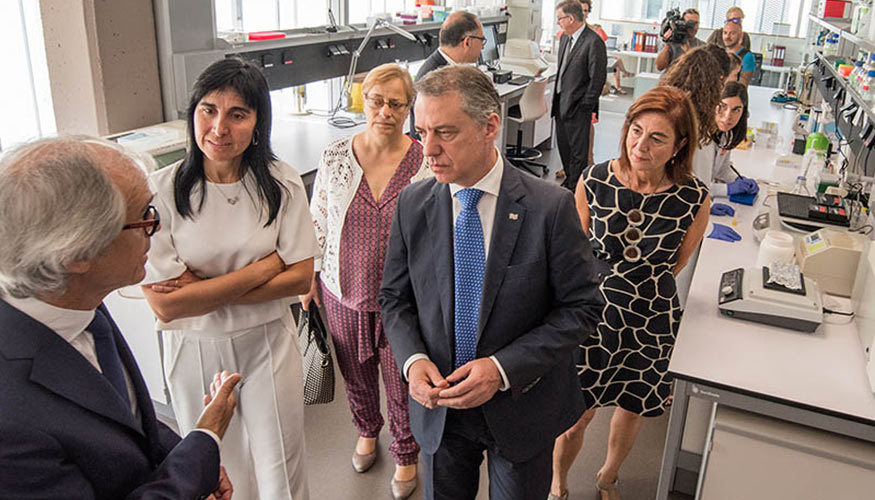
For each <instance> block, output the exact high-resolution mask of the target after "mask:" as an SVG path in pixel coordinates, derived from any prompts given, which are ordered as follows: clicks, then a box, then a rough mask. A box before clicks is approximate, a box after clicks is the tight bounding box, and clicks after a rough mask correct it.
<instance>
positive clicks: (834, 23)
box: [808, 14, 875, 52]
mask: <svg viewBox="0 0 875 500" xmlns="http://www.w3.org/2000/svg"><path fill="white" fill-rule="evenodd" d="M808 19H809V20H810V21H811V22H813V23H815V24H818V25H820V26H822V27H824V28H826V29H828V30H830V31H832V32H834V33H838V34H839V37H840V38H843V39H845V40H847V41H848V42H850V43H852V44H854V45H856V46H857V48H858V49H860V50H865V51H867V52H875V42H872V41H870V40H866V39H865V38H860V37H859V36H857V35H855V34H853V33H851V31H850V29H851V23H850V22H848V21H845V20H842V19H830V20H828V21H827V20H824V19H821V18H819V17H817V16H815V15H814V14H809V15H808Z"/></svg>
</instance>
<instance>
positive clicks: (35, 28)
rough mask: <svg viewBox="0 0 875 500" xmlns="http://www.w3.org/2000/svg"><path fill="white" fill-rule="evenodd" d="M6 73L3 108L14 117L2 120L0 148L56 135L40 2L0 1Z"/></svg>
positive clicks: (0, 90) (0, 85)
mask: <svg viewBox="0 0 875 500" xmlns="http://www.w3.org/2000/svg"><path fill="white" fill-rule="evenodd" d="M0 19H3V20H4V27H5V28H6V29H4V30H3V31H2V32H0V44H2V46H3V47H6V49H5V50H4V52H3V53H4V54H5V56H4V58H3V60H4V64H5V66H6V72H5V73H6V74H5V75H4V76H3V78H0V95H2V96H3V110H4V111H5V113H6V116H8V117H12V118H10V119H7V120H3V121H2V122H0V150H6V149H9V148H10V147H12V146H14V145H15V144H17V143H20V142H24V141H26V140H28V139H33V138H37V137H44V136H47V135H51V134H54V133H55V132H56V128H55V113H54V109H53V108H52V93H51V88H50V86H49V71H48V66H47V65H46V51H45V44H44V42H43V30H42V20H41V18H40V11H39V2H30V1H26V0H14V1H11V2H10V1H6V2H0Z"/></svg>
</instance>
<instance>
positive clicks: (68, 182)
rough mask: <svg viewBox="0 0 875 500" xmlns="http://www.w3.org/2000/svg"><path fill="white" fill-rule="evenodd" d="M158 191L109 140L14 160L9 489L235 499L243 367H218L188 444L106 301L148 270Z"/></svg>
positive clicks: (4, 197)
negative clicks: (165, 419) (226, 454)
mask: <svg viewBox="0 0 875 500" xmlns="http://www.w3.org/2000/svg"><path fill="white" fill-rule="evenodd" d="M151 198H152V194H151V193H150V191H149V188H148V186H147V184H146V179H145V176H144V175H143V172H142V171H140V169H139V168H138V167H137V166H136V164H135V163H134V162H133V161H132V158H131V157H128V156H126V154H124V153H123V152H121V151H120V150H118V149H116V148H115V147H114V146H111V145H108V144H104V143H102V142H101V141H99V140H98V139H90V140H83V139H81V138H77V139H68V138H60V139H58V138H56V139H49V140H43V141H37V142H35V143H31V144H27V145H24V146H22V147H20V148H19V149H17V150H15V151H12V152H9V153H7V154H6V156H5V157H4V159H3V161H2V162H0V207H2V211H3V217H2V218H0V297H2V298H0V380H3V383H2V384H0V498H3V499H7V498H8V499H18V500H20V499H28V498H34V499H37V498H38V499H55V498H57V499H61V498H63V499H105V500H118V499H122V498H128V499H133V498H166V499H170V498H173V499H195V498H204V497H206V496H208V495H211V494H212V495H213V496H214V497H215V498H218V499H229V498H230V496H231V492H232V488H231V484H230V482H229V481H228V479H227V476H226V475H225V474H224V471H223V470H220V467H219V459H220V456H219V446H218V445H219V440H220V439H221V437H222V436H223V435H224V433H225V430H226V429H227V426H228V422H229V421H230V419H231V415H232V414H233V410H234V406H235V400H234V396H233V388H234V385H235V384H236V383H237V382H238V381H239V379H240V375H239V374H234V375H231V376H228V375H227V374H224V373H223V374H222V375H217V379H215V380H214V381H213V387H212V388H211V389H212V391H211V396H209V397H208V398H207V399H208V400H209V399H210V397H211V398H212V400H211V401H210V402H209V404H208V405H207V407H206V408H205V410H204V412H203V414H202V415H201V418H200V420H199V421H198V425H197V427H198V430H197V431H195V432H192V433H190V434H189V435H188V436H187V437H186V438H185V439H180V437H179V436H178V435H176V434H175V433H174V432H173V431H171V430H170V429H169V428H168V427H167V426H166V425H164V424H162V423H159V422H158V421H157V420H156V418H155V412H154V410H153V407H152V401H151V398H150V397H149V392H148V390H147V389H146V385H145V383H144V382H143V377H142V376H141V374H140V371H139V369H138V367H137V363H136V361H135V360H134V357H133V355H132V354H131V351H130V349H129V348H128V345H127V343H126V342H125V340H124V337H122V335H121V333H120V332H119V330H118V328H117V327H116V325H115V323H114V322H113V321H112V318H111V317H110V316H109V313H108V312H107V310H106V308H105V307H104V306H103V305H102V303H101V302H102V300H103V298H104V297H105V296H106V295H107V294H109V293H110V292H112V291H113V290H115V289H117V288H119V287H122V286H126V285H131V284H134V283H137V282H138V281H140V280H141V279H142V278H143V276H144V273H145V271H144V268H143V266H144V264H145V262H146V252H147V251H148V249H149V236H150V235H151V234H152V232H154V231H155V230H157V229H158V227H159V222H158V215H157V213H156V212H154V209H153V208H152V207H150V206H149V202H150V201H151ZM92 318H93V319H92Z"/></svg>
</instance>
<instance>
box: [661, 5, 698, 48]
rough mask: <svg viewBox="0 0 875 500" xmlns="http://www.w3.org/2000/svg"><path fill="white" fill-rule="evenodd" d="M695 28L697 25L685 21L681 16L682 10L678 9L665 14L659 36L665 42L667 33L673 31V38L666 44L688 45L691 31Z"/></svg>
mask: <svg viewBox="0 0 875 500" xmlns="http://www.w3.org/2000/svg"><path fill="white" fill-rule="evenodd" d="M694 26H695V23H692V22H690V21H684V17H683V16H682V15H681V10H680V9H679V8H677V7H675V8H674V9H671V10H670V11H668V12H666V13H665V19H663V20H662V26H661V27H660V28H659V36H660V37H662V38H663V40H665V32H666V31H668V30H671V37H669V39H668V40H665V41H666V42H672V43H681V44H682V43H686V41H687V39H688V38H689V37H690V29H691V28H693V27H694Z"/></svg>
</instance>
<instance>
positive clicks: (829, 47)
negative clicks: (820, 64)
mask: <svg viewBox="0 0 875 500" xmlns="http://www.w3.org/2000/svg"><path fill="white" fill-rule="evenodd" d="M834 37H835V35H830V36H829V37H827V39H826V41H825V42H824V43H823V56H824V57H835V56H837V55H838V53H839V41H838V40H837V39H836V38H834Z"/></svg>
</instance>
